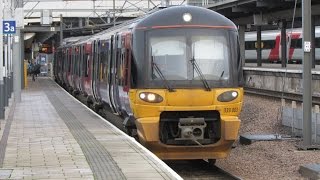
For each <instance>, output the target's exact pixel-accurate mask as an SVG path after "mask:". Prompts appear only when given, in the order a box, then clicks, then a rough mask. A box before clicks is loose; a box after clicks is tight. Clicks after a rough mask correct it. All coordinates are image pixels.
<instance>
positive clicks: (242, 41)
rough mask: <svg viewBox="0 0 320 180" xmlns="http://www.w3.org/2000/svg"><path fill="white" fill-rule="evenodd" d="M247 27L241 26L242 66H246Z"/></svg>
mask: <svg viewBox="0 0 320 180" xmlns="http://www.w3.org/2000/svg"><path fill="white" fill-rule="evenodd" d="M245 29H246V26H242V25H241V26H239V43H240V57H241V61H242V67H244V65H245V59H246V56H245V51H246V49H245V48H246V47H245Z"/></svg>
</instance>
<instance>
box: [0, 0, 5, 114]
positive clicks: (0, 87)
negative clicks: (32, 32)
mask: <svg viewBox="0 0 320 180" xmlns="http://www.w3.org/2000/svg"><path fill="white" fill-rule="evenodd" d="M3 9H4V4H3V1H2V0H0V120H3V119H4V112H5V109H4V98H5V95H4V81H3V73H4V72H3V70H4V68H3V59H2V58H3V38H2V37H3V27H2V20H3Z"/></svg>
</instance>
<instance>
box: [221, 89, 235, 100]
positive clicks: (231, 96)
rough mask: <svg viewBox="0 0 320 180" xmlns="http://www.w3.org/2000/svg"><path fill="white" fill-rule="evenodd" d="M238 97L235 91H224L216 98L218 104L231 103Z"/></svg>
mask: <svg viewBox="0 0 320 180" xmlns="http://www.w3.org/2000/svg"><path fill="white" fill-rule="evenodd" d="M237 97H238V92H237V91H226V92H223V93H221V94H220V95H219V96H218V101H220V102H229V101H233V100H235V99H236V98H237Z"/></svg>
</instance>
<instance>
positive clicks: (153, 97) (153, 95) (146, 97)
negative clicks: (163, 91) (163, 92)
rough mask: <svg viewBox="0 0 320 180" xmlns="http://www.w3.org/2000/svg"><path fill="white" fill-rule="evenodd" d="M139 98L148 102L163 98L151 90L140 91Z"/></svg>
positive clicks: (155, 101) (159, 100)
mask: <svg viewBox="0 0 320 180" xmlns="http://www.w3.org/2000/svg"><path fill="white" fill-rule="evenodd" d="M139 97H140V99H141V100H143V101H146V102H149V103H159V102H162V101H163V98H162V97H161V96H160V95H159V94H156V93H151V92H142V93H140V94H139Z"/></svg>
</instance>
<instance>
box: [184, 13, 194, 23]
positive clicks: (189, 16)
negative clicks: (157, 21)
mask: <svg viewBox="0 0 320 180" xmlns="http://www.w3.org/2000/svg"><path fill="white" fill-rule="evenodd" d="M182 18H183V20H184V21H185V22H190V21H191V20H192V16H191V14H190V13H184V14H183V15H182Z"/></svg>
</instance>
